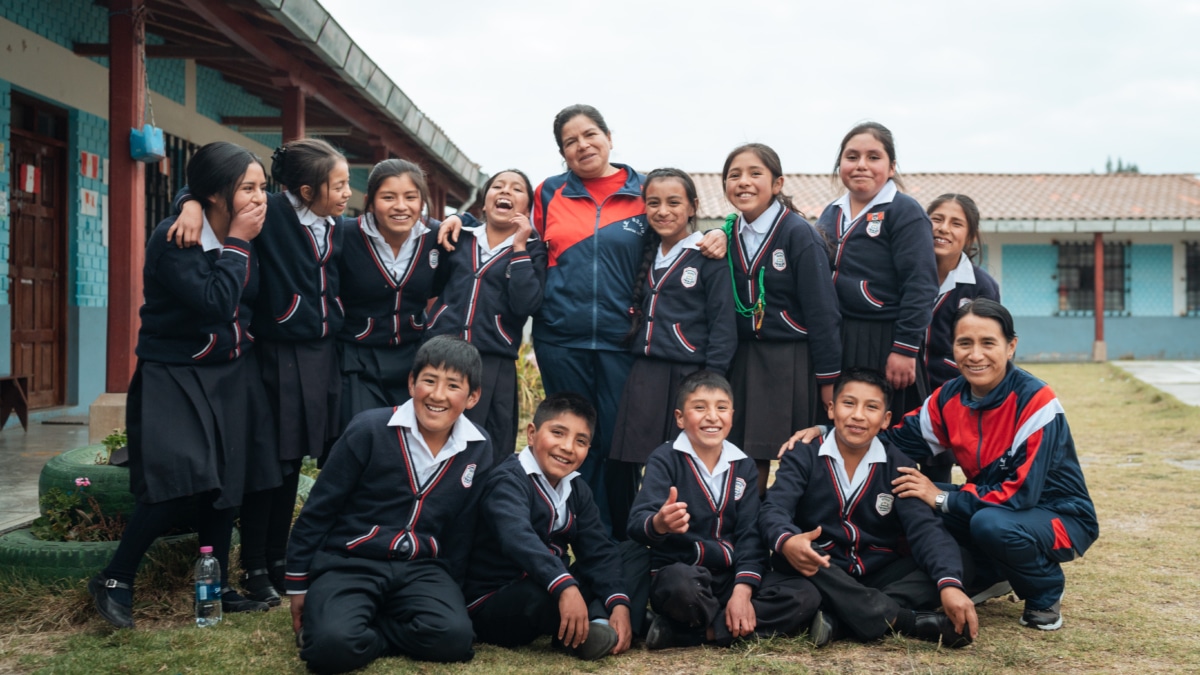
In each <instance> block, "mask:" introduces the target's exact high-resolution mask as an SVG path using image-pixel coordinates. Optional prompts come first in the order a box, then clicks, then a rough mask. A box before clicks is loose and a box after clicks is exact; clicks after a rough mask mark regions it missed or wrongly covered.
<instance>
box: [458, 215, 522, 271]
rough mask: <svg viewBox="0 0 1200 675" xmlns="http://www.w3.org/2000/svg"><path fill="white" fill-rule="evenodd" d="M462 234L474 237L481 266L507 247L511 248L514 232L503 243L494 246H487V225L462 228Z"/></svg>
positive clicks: (515, 234)
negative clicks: (468, 233)
mask: <svg viewBox="0 0 1200 675" xmlns="http://www.w3.org/2000/svg"><path fill="white" fill-rule="evenodd" d="M463 231H464V232H470V233H471V234H473V235H474V236H475V245H476V246H477V247H478V248H479V264H480V265H482V264H484V263H486V262H487V261H489V260H491V259H492V258H495V257H496V255H497V254H499V253H500V252H501V251H503V250H504V248H505V247H507V246H512V245H513V241H514V239H515V237H516V236H517V233H516V232H513V233H512V234H510V235H508V238H507V239H505V240H504V241H502V242H500V243H499V244H496V245H495V246H492V247H489V246H488V237H487V225H479V226H478V227H464V228H463Z"/></svg>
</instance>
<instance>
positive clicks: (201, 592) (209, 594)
mask: <svg viewBox="0 0 1200 675" xmlns="http://www.w3.org/2000/svg"><path fill="white" fill-rule="evenodd" d="M217 595H218V592H217V585H216V584H209V583H205V582H203V581H197V582H196V599H197V600H199V601H200V602H207V601H209V600H216V599H217Z"/></svg>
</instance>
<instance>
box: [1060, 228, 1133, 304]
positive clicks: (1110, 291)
mask: <svg viewBox="0 0 1200 675" xmlns="http://www.w3.org/2000/svg"><path fill="white" fill-rule="evenodd" d="M1056 245H1057V246H1058V311H1057V312H1055V315H1056V316H1091V315H1093V314H1094V312H1095V308H1096V275H1095V272H1096V253H1095V252H1096V249H1095V245H1094V244H1092V243H1091V242H1088V243H1080V242H1056ZM1128 251H1129V243H1128V242H1106V243H1105V244H1104V314H1105V316H1126V315H1128V312H1127V311H1126V310H1125V307H1126V303H1127V299H1128V296H1129V263H1128V258H1129V256H1128Z"/></svg>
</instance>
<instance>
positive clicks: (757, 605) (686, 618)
mask: <svg viewBox="0 0 1200 675" xmlns="http://www.w3.org/2000/svg"><path fill="white" fill-rule="evenodd" d="M735 585H736V583H735V578H734V572H733V571H732V570H726V571H723V572H717V573H713V572H712V571H711V570H709V569H708V568H707V567H700V566H698V565H687V564H685V563H673V564H670V565H667V566H666V567H663V568H661V569H660V570H658V572H656V573H655V574H654V580H653V581H652V582H650V607H651V608H652V609H654V611H655V612H657V613H659V614H662V615H663V616H666V617H667V618H669V619H671V620H672V621H674V622H676V623H677V624H680V625H681V626H683V627H686V628H688V629H692V630H695V631H697V632H698V633H703V632H704V631H705V630H706V629H707V628H710V627H711V628H712V629H713V636H714V638H715V639H716V642H717V643H718V644H728V643H730V642H732V641H733V636H732V635H730V633H729V627H728V626H726V625H725V611H724V610H725V605H726V604H727V603H728V602H729V598H730V596H732V595H733V587H734V586H735ZM750 604H751V605H753V606H754V618H755V628H754V633H755V635H758V636H761V637H766V636H770V635H795V634H796V633H799V632H800V629H801V627H803V626H805V625H807V623H808V622H809V621H811V620H812V617H813V614H815V613H816V611H817V607H819V606H820V604H821V596H820V594H819V593H817V589H816V588H815V587H814V586H813V585H812V584H811V583H809V581H808V579H805V578H804V577H801V576H797V575H785V574H781V573H779V572H767V573H766V574H765V575H763V580H762V584H760V585H759V587H758V590H756V591H755V592H754V595H753V597H752V598H751V599H750Z"/></svg>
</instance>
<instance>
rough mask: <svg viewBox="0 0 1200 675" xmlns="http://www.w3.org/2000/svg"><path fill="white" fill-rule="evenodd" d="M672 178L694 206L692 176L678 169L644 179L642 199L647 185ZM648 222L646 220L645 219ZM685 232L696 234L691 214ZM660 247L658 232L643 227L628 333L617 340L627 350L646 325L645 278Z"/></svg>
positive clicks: (694, 189)
mask: <svg viewBox="0 0 1200 675" xmlns="http://www.w3.org/2000/svg"><path fill="white" fill-rule="evenodd" d="M671 178H674V179H675V180H678V181H679V182H680V183H682V184H683V191H684V194H686V195H687V198H688V203H690V204H695V203H696V201H697V200H698V199H699V197H698V193H697V192H696V183H695V182H694V181H693V180H692V177H691V176H689V175H687V172H686V171H683V170H681V169H672V168H664V169H655V170H653V171H651V172H650V173H649V174H647V176H646V180H644V181H642V199H643V200H645V199H646V190H647V188H649V187H650V184H651V183H653V182H654V181H656V180H668V179H671ZM647 220H649V218H647ZM688 229H689V230H690V231H692V232H695V231H696V216H695V215H693V216H692V217H691V218H690V219H688ZM660 245H662V237H660V236H659V234H658V232H655V231H654V228H653V227H649V226H648V225H647V227H646V234H644V235H642V264H641V265H639V266H638V271H637V274H636V275H634V277H633V300H632V303H631V305H630V307H629V317H630V320H629V333H627V334H626V335H625V339H624V340H622V341H621V346H623V347H625V348H627V349H628V348H629V347H631V346H632V345H633V341H634V340H635V339H637V336H638V333H640V332H641V331H642V325H643V324H645V323H646V314H645V311H644V310H643V309H642V300H644V299H645V297H646V286H647V281H646V277H647V276H648V275H649V274H650V268H651V266H652V265H654V259H655V258H656V257H657V256H658V248H659V246H660Z"/></svg>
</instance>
